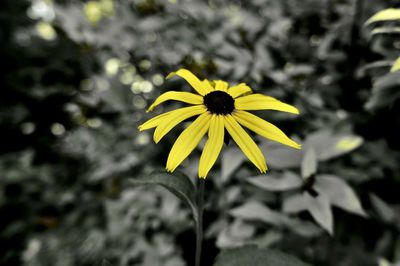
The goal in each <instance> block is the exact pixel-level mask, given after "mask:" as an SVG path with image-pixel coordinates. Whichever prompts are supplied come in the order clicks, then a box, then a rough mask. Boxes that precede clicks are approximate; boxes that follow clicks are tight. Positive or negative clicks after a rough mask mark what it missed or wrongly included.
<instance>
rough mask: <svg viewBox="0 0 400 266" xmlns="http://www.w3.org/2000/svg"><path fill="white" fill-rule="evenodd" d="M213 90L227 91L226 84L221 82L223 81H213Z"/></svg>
mask: <svg viewBox="0 0 400 266" xmlns="http://www.w3.org/2000/svg"><path fill="white" fill-rule="evenodd" d="M214 82H215V90H217V91H225V92H226V91H227V89H228V86H229V85H228V83H227V82H225V81H223V80H215V81H214Z"/></svg>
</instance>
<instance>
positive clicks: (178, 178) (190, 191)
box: [129, 171, 198, 223]
mask: <svg viewBox="0 0 400 266" xmlns="http://www.w3.org/2000/svg"><path fill="white" fill-rule="evenodd" d="M129 183H130V184H133V185H160V186H163V187H164V188H166V189H168V190H169V191H170V192H172V193H173V194H175V195H176V196H177V197H178V198H180V199H181V200H183V201H184V202H185V203H186V204H188V205H189V207H190V209H191V211H192V214H193V218H194V220H195V222H196V223H197V220H198V217H197V204H196V200H195V199H196V197H195V195H196V189H195V186H194V184H193V183H192V181H191V180H190V179H189V177H187V176H186V175H184V174H183V173H181V172H179V171H175V172H174V174H171V173H167V172H165V171H155V172H153V173H151V174H149V175H141V176H138V177H135V178H130V179H129Z"/></svg>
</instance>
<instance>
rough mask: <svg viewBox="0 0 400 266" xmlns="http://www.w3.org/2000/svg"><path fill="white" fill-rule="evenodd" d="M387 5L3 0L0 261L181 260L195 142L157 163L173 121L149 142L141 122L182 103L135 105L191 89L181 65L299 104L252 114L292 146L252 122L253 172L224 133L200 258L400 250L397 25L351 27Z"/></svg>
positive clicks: (368, 260) (280, 258)
mask: <svg viewBox="0 0 400 266" xmlns="http://www.w3.org/2000/svg"><path fill="white" fill-rule="evenodd" d="M398 6H399V1H383V0H302V1H297V0H248V1H244V0H243V1H239V0H237V1H236V0H235V1H228V0H209V1H205V0H92V1H78V0H69V1H66V0H17V1H16V0H2V1H1V8H0V40H1V45H0V73H1V78H0V88H1V89H0V90H1V92H0V103H1V104H0V134H1V136H2V138H1V142H0V173H1V176H0V217H1V218H0V246H1V247H2V248H1V249H0V264H1V265H12V266H16V265H24V266H31V265H32V266H47V265H48V266H87V265H102V266H120V265H121V266H128V265H146V266H147V265H148V266H183V265H193V257H194V251H195V244H194V243H195V241H194V240H195V236H194V231H193V219H192V218H193V216H192V213H191V210H193V209H195V208H196V206H195V204H194V202H193V199H194V195H193V193H194V191H195V188H194V186H193V185H194V184H195V182H196V173H197V163H198V159H199V155H200V153H199V150H200V149H201V145H202V144H201V145H200V147H199V149H198V150H197V151H195V152H193V154H192V155H191V156H190V157H189V159H187V160H186V161H185V162H184V163H183V164H182V166H181V167H180V168H179V171H180V172H181V173H177V174H176V176H174V177H168V175H167V174H165V173H162V172H159V169H163V168H164V165H165V161H166V158H167V156H168V151H169V149H170V147H171V145H172V143H173V142H174V140H175V138H176V137H177V135H178V134H179V132H180V131H181V130H182V128H183V126H182V125H181V126H178V127H177V128H176V129H174V130H173V131H172V132H171V133H169V134H168V135H167V136H166V137H165V138H164V139H163V140H162V141H161V142H160V143H159V144H158V145H155V144H154V143H153V142H152V135H151V133H152V132H151V131H148V132H144V133H139V132H138V130H137V126H138V125H139V124H140V123H142V122H143V121H145V120H146V119H148V118H150V117H152V116H153V115H154V113H155V114H158V113H161V112H163V111H165V110H169V109H172V108H175V107H178V106H182V104H181V103H178V104H177V103H172V102H171V103H168V104H164V105H163V106H162V107H161V106H160V107H157V109H156V110H155V111H154V112H153V113H151V114H147V113H146V112H145V109H146V107H147V106H148V105H149V104H150V103H151V101H152V100H154V99H155V98H156V97H157V96H158V95H160V94H161V93H162V92H164V91H167V90H189V89H190V88H189V87H188V86H187V85H186V84H185V83H184V82H182V81H180V80H179V79H177V78H176V79H175V78H174V79H172V80H168V81H166V80H165V79H164V78H165V76H166V75H167V74H168V73H169V72H171V71H174V70H177V69H179V68H181V67H184V68H187V69H190V70H191V71H192V72H194V73H195V74H196V75H198V76H199V77H201V78H208V79H223V80H227V81H229V82H230V83H231V84H236V83H240V82H246V83H247V84H248V85H249V86H251V87H252V88H253V89H254V91H256V92H260V93H264V94H267V95H270V96H273V97H277V98H279V99H280V100H282V101H285V102H287V103H289V104H292V105H295V106H296V107H298V108H299V109H300V111H301V114H300V115H299V116H294V115H291V114H285V113H278V112H273V111H263V112H257V115H259V116H260V117H262V118H264V119H266V120H268V121H270V122H272V123H274V124H275V125H277V126H279V127H280V128H281V129H282V130H284V131H285V132H286V133H287V134H288V135H289V136H291V137H292V138H294V139H296V140H298V141H299V142H301V143H302V145H303V149H302V150H301V151H297V150H293V149H290V148H286V147H284V146H282V145H279V144H276V143H273V142H271V141H268V140H265V139H262V138H260V137H257V136H255V135H253V137H254V138H255V139H256V141H257V142H258V144H259V145H260V147H261V148H262V150H263V153H264V154H265V156H266V159H267V163H268V166H269V169H270V170H269V171H268V172H267V174H265V175H259V173H258V172H257V170H256V169H255V168H254V167H253V166H252V165H251V164H250V163H249V162H248V161H247V159H246V158H245V157H244V156H243V155H242V154H241V152H240V151H239V150H238V148H237V147H236V146H235V145H234V143H233V141H230V142H229V144H228V145H226V146H225V147H224V149H223V152H222V154H221V156H220V159H219V160H218V161H217V164H216V165H215V167H214V168H213V170H212V171H211V173H210V175H209V178H208V179H207V181H206V194H205V197H206V205H205V214H204V215H205V217H204V219H205V220H204V229H205V243H204V253H203V257H204V259H203V265H234V264H232V263H239V262H240V263H241V264H240V265H244V264H246V263H248V264H251V265H270V264H271V265H273V266H277V265H280V264H279V263H281V264H282V265H316V266H318V265H320V266H338V265H339V266H358V265H359V266H373V265H378V266H387V265H389V266H395V265H400V236H399V231H400V209H399V207H400V197H399V191H400V175H399V173H400V163H399V162H400V153H399V150H400V142H399V140H398V138H399V136H400V116H399V114H400V101H399V98H400V93H399V92H400V88H399V79H400V72H393V73H389V70H390V66H391V63H392V62H393V61H394V60H395V59H396V58H397V57H398V55H399V49H400V45H399V41H400V39H399V34H398V32H397V33H396V32H394V33H393V32H392V33H379V32H378V33H377V32H376V31H375V32H373V33H371V32H372V31H373V29H374V25H369V26H367V25H364V23H365V21H366V20H367V19H368V18H369V17H371V16H372V15H373V14H375V13H376V12H378V11H379V10H382V9H385V8H389V7H398ZM381 24H382V23H380V24H379V25H378V26H381ZM396 25H397V24H396V22H392V23H391V26H396ZM157 169H158V170H157ZM154 170H157V171H158V172H157V174H151V173H153V171H154ZM184 175H187V176H188V177H190V179H191V181H193V182H191V181H190V180H189V181H188V180H187V179H185V180H183V179H182V178H186V177H184ZM164 178H169V179H168V180H171V181H168V182H166V181H165V179H164ZM148 183H155V184H161V186H153V185H143V184H148ZM166 188H167V189H166ZM171 192H173V193H171ZM176 196H178V197H176ZM232 248H234V249H233V250H231V249H232ZM284 254H286V255H284ZM288 254H289V255H288ZM239 255H240V256H239ZM300 260H301V261H303V262H301V261H300ZM214 263H215V264H214ZM285 263H286V264H285ZM396 263H397V264H396Z"/></svg>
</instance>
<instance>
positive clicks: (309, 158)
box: [301, 147, 318, 179]
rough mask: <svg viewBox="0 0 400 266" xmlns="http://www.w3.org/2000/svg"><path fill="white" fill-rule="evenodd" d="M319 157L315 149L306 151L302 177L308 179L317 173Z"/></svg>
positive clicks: (302, 163) (302, 164)
mask: <svg viewBox="0 0 400 266" xmlns="http://www.w3.org/2000/svg"><path fill="white" fill-rule="evenodd" d="M317 166H318V161H317V155H316V154H315V150H314V148H312V147H310V148H309V149H307V150H306V154H305V155H304V158H303V160H302V162H301V177H302V178H303V179H307V178H309V177H310V176H312V175H314V174H315V173H316V172H317Z"/></svg>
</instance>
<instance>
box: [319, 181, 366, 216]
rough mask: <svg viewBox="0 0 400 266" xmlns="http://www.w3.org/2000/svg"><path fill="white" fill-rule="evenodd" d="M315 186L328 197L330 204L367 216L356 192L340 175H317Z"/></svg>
mask: <svg viewBox="0 0 400 266" xmlns="http://www.w3.org/2000/svg"><path fill="white" fill-rule="evenodd" d="M315 187H316V189H317V190H318V191H320V192H322V193H324V194H325V195H326V196H327V197H328V199H329V201H330V203H331V204H332V205H334V206H336V207H339V208H341V209H343V210H346V211H348V212H351V213H354V214H358V215H361V216H364V217H365V216H367V214H366V213H365V211H364V209H363V208H362V206H361V203H360V200H359V199H358V197H357V195H356V193H354V191H353V189H352V188H351V187H350V186H349V185H348V184H347V183H346V182H345V181H344V180H342V179H341V178H340V177H338V176H334V175H318V176H317V178H316V179H315Z"/></svg>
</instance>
